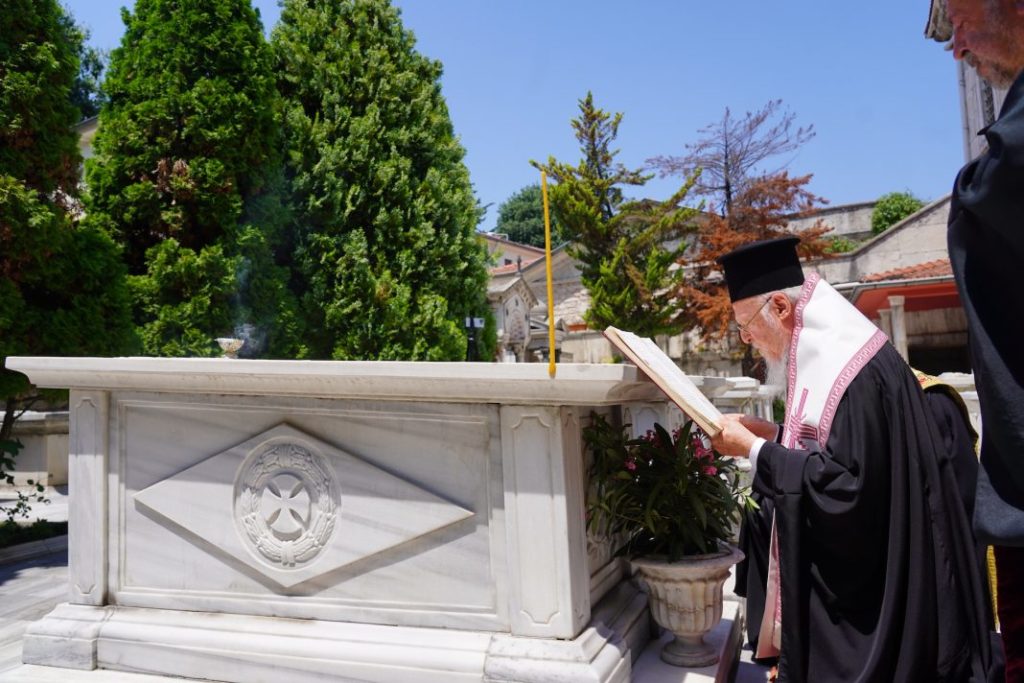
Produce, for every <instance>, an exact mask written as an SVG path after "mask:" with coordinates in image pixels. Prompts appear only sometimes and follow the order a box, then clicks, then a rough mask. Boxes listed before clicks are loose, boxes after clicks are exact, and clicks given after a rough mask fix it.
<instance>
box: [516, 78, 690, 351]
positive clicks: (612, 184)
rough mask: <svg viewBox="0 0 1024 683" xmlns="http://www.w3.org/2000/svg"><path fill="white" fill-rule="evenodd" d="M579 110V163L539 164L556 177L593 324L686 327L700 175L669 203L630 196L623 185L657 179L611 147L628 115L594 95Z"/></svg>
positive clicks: (559, 210) (666, 329) (647, 331)
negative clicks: (693, 203)
mask: <svg viewBox="0 0 1024 683" xmlns="http://www.w3.org/2000/svg"><path fill="white" fill-rule="evenodd" d="M579 109H580V115H579V117H578V118H576V119H573V121H572V128H573V130H574V131H575V134H576V139H577V141H578V142H579V144H580V152H581V154H582V158H581V160H580V161H579V163H577V164H575V165H573V164H568V163H565V162H560V161H558V160H557V159H555V158H554V157H549V159H548V161H547V163H546V164H537V163H536V162H533V163H534V164H535V165H536V166H538V167H539V168H542V169H544V170H545V171H546V172H547V173H548V174H549V175H550V176H551V177H552V178H553V179H554V180H555V183H556V184H555V185H554V186H553V187H552V189H551V199H552V203H553V205H554V212H555V214H556V215H557V216H558V219H559V222H560V223H561V225H562V231H563V235H564V236H565V238H566V240H567V241H568V246H567V247H566V250H567V251H568V253H569V255H570V256H572V257H573V258H575V259H576V260H577V261H578V262H579V267H580V278H581V281H582V282H583V285H584V286H585V287H586V288H587V290H588V292H589V293H590V297H591V304H590V307H589V309H588V310H587V313H586V317H585V319H586V321H587V324H588V325H590V326H591V327H593V328H597V329H603V328H604V327H606V326H607V325H615V326H616V327H623V328H626V329H629V330H631V331H633V332H636V333H638V334H641V335H644V336H653V335H656V334H663V333H671V332H675V331H678V328H679V324H680V320H679V315H680V312H681V311H682V310H683V308H684V306H685V302H683V301H681V300H680V299H679V298H678V297H677V296H676V295H675V293H676V290H677V289H678V286H679V285H680V284H681V281H682V277H683V272H682V270H680V269H679V268H677V267H676V262H677V261H678V259H679V258H680V257H681V256H682V254H683V251H684V250H685V249H686V242H684V241H683V239H682V238H683V236H684V235H686V234H688V233H690V232H692V231H693V229H694V226H693V219H694V216H695V214H696V211H695V210H694V209H692V208H687V207H684V206H682V202H683V200H684V199H685V197H686V194H687V192H688V191H689V190H690V188H691V187H692V185H693V182H694V179H693V178H691V179H689V180H688V181H687V182H686V183H685V184H684V185H683V187H682V188H680V190H679V191H678V192H677V193H676V194H675V195H674V196H672V197H671V198H669V199H668V200H666V201H664V202H656V201H651V200H639V201H626V200H625V199H624V194H623V188H624V187H629V186H634V187H641V186H643V185H644V183H646V182H647V180H649V179H650V177H651V176H649V175H645V174H644V173H643V172H642V171H640V170H630V169H627V168H625V167H624V166H623V165H622V164H621V163H618V162H616V161H615V156H616V155H617V154H618V150H613V149H612V147H611V146H612V144H613V143H614V141H615V138H616V136H617V135H618V129H619V124H620V122H621V121H622V114H621V113H617V114H615V115H611V114H609V113H607V112H605V111H604V110H602V109H600V108H598V107H596V106H595V105H594V98H593V95H592V94H591V93H589V92H588V93H587V96H586V97H585V98H583V99H582V100H580V101H579Z"/></svg>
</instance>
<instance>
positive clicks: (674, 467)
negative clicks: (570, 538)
mask: <svg viewBox="0 0 1024 683" xmlns="http://www.w3.org/2000/svg"><path fill="white" fill-rule="evenodd" d="M583 436H584V440H585V442H586V444H587V447H588V449H589V451H590V453H591V455H592V458H593V460H592V462H591V465H590V468H589V477H590V491H589V495H588V501H587V525H588V530H590V531H591V532H592V533H594V534H596V535H598V536H603V537H607V538H612V539H615V540H616V541H617V542H618V544H619V547H618V550H617V554H619V555H626V556H627V557H629V559H630V560H631V563H632V566H633V569H634V571H635V572H636V575H637V576H638V578H639V579H640V581H641V582H642V583H643V584H644V586H645V587H646V589H647V592H648V594H649V597H650V605H651V614H652V615H653V617H654V620H655V621H656V622H657V623H658V624H659V625H660V626H662V627H663V628H665V629H668V630H669V631H671V632H672V633H673V634H675V636H676V637H675V640H674V641H672V642H670V643H668V644H667V645H666V646H665V647H664V648H663V649H662V652H661V658H662V659H663V660H664V661H666V662H668V663H669V664H673V665H676V666H691V667H698V666H708V665H711V664H714V663H715V662H716V661H717V659H718V657H717V654H716V652H715V650H714V649H713V648H712V647H711V646H709V645H708V644H707V643H705V642H704V635H705V634H706V633H707V632H709V631H710V630H711V629H713V628H714V627H715V626H716V625H717V624H718V622H719V621H720V620H721V618H722V584H723V583H724V582H725V580H726V579H727V578H728V576H729V568H730V567H732V566H733V565H734V564H736V563H737V562H739V561H740V560H742V559H743V553H741V552H740V551H739V550H738V549H736V548H735V547H733V546H731V545H730V544H729V541H730V540H731V539H732V537H733V530H734V529H735V527H736V524H737V522H738V520H739V515H740V512H741V511H742V510H743V508H744V506H754V505H755V504H754V502H753V501H752V500H751V499H750V498H749V496H748V495H747V492H746V490H745V489H744V488H743V487H742V486H741V485H740V475H739V469H738V466H737V462H736V461H735V460H733V459H731V458H725V457H723V456H720V455H718V454H717V453H716V452H715V451H714V450H713V449H712V448H711V446H710V443H709V440H708V438H707V436H706V435H705V434H704V433H703V432H701V431H700V429H699V428H696V427H695V426H694V425H693V423H692V422H689V423H687V424H686V425H684V426H683V427H681V428H679V429H677V430H675V431H674V432H673V433H671V434H670V433H669V432H668V431H667V430H666V429H665V428H664V427H662V426H661V425H659V424H655V425H654V429H652V430H650V431H648V432H647V433H646V434H645V435H643V436H641V437H637V438H633V437H631V436H630V425H624V426H622V427H621V428H620V427H617V426H614V425H612V424H611V423H609V422H608V420H606V419H605V418H604V417H603V416H601V415H598V414H596V413H595V414H592V416H591V423H590V425H589V427H587V428H586V429H585V430H584V433H583Z"/></svg>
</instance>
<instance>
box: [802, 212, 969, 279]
mask: <svg viewBox="0 0 1024 683" xmlns="http://www.w3.org/2000/svg"><path fill="white" fill-rule="evenodd" d="M949 203H950V199H949V197H943V198H942V199H939V200H937V201H934V202H932V203H931V204H929V205H928V206H926V207H924V208H923V209H921V210H920V211H918V212H917V213H915V214H914V215H912V216H909V217H907V218H905V219H904V220H902V221H900V222H899V223H897V224H896V225H894V226H892V227H891V228H889V229H888V230H886V231H885V232H883V233H882V234H881V235H878V236H877V237H875V238H873V239H871V240H870V241H868V242H866V243H865V244H863V245H861V246H860V247H859V248H858V249H856V250H854V251H851V252H849V253H847V254H842V255H840V256H837V257H835V258H831V259H828V260H824V261H814V262H810V263H807V264H806V269H807V270H814V271H816V272H818V273H820V274H821V276H822V277H823V278H825V280H827V281H828V282H830V283H833V284H840V283H844V282H857V281H859V280H860V279H861V278H862V277H864V276H865V275H871V274H874V273H882V272H885V271H888V270H894V269H897V268H904V267H907V266H912V265H917V264H919V263H925V262H927V261H934V260H937V259H948V258H949V251H948V249H947V247H946V223H947V220H948V218H949Z"/></svg>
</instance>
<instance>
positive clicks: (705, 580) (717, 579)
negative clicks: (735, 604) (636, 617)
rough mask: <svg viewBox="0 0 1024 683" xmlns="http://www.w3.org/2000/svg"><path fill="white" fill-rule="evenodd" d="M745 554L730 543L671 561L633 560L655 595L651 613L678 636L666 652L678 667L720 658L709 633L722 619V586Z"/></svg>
mask: <svg viewBox="0 0 1024 683" xmlns="http://www.w3.org/2000/svg"><path fill="white" fill-rule="evenodd" d="M742 559H743V553H742V552H740V551H739V550H738V549H736V548H734V547H732V546H728V547H726V548H725V549H724V550H722V551H721V552H718V553H712V554H709V555H693V556H690V557H685V558H683V559H682V560H679V561H677V562H672V563H669V562H667V561H665V560H660V559H654V558H647V557H642V558H636V559H633V560H632V565H633V570H634V571H635V572H636V575H637V577H638V578H639V580H640V581H641V583H642V584H643V585H644V587H645V588H646V589H647V592H648V594H649V596H650V608H651V615H652V616H653V617H654V621H656V622H657V623H658V625H659V626H661V627H662V628H665V629H667V630H669V631H671V632H672V633H673V634H675V640H673V641H672V642H670V643H668V644H667V645H665V647H664V648H662V650H661V659H662V660H663V661H664V662H667V663H668V664H672V665H673V666H685V667H701V666H710V665H712V664H714V663H716V662H717V661H718V653H717V652H716V650H715V648H714V647H712V646H711V645H709V644H708V643H706V642H704V635H705V634H706V633H708V632H709V631H711V629H713V628H714V627H715V626H717V625H718V622H720V621H721V620H722V584H724V583H725V580H726V579H727V578H728V577H729V569H730V568H731V567H732V566H733V565H734V564H736V563H737V562H739V561H741V560H742Z"/></svg>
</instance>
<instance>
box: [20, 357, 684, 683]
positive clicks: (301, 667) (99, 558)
mask: <svg viewBox="0 0 1024 683" xmlns="http://www.w3.org/2000/svg"><path fill="white" fill-rule="evenodd" d="M8 366H9V367H11V368H14V369H17V370H20V371H22V372H25V373H27V374H28V375H29V378H30V379H31V380H32V381H33V382H35V383H36V384H38V385H41V386H47V387H70V388H71V394H70V406H71V409H70V410H71V414H70V427H71V434H70V451H71V455H70V465H69V475H70V490H71V500H70V512H69V516H70V521H71V528H70V533H69V541H70V543H69V561H70V565H69V581H68V587H69V593H68V594H67V595H68V599H69V602H68V603H67V604H62V605H59V606H57V608H56V609H55V610H54V611H53V612H52V613H51V614H49V615H48V616H47V617H46V618H44V619H42V620H40V621H38V622H36V623H34V624H32V625H31V626H29V627H28V629H27V631H26V636H25V639H24V641H23V656H24V661H25V662H26V663H28V664H49V665H55V666H63V667H66V668H69V669H80V670H89V669H92V668H94V667H99V668H108V669H114V670H124V671H130V672H137V673H152V674H157V673H159V674H163V675H170V676H181V677H191V678H203V677H207V678H211V679H215V680H222V681H232V682H237V683H258V682H260V681H280V680H295V681H300V680H301V681H314V680H335V681H346V680H351V681H376V682H379V683H400V682H404V681H415V682H416V683H458V682H460V681H463V682H465V683H469V682H471V681H472V682H474V683H475V682H486V683H505V682H508V683H512V682H515V683H548V682H549V681H572V682H573V683H625V681H627V680H629V676H630V669H631V663H632V659H633V656H634V654H635V653H637V652H639V651H640V650H641V649H642V648H643V646H644V645H645V643H646V642H647V640H648V639H649V632H648V629H647V626H646V622H647V620H646V611H645V610H646V597H645V596H642V595H641V594H640V593H639V592H638V591H637V590H636V589H635V587H633V586H632V584H630V583H629V582H626V581H624V580H622V578H621V576H622V575H621V573H620V569H619V567H618V565H617V564H610V565H607V566H605V565H602V566H599V567H595V566H592V558H591V556H590V554H589V553H588V545H587V536H586V530H585V518H584V497H585V490H586V487H585V483H584V462H583V458H584V455H583V450H582V443H581V430H582V428H583V427H584V425H585V422H586V420H587V419H589V414H590V411H591V410H594V409H600V410H605V411H608V410H612V411H615V410H619V409H620V408H621V409H622V410H626V409H629V407H630V406H631V405H634V403H633V402H635V405H636V406H638V407H639V406H642V410H643V414H644V415H645V416H649V417H655V418H660V421H662V423H663V424H667V420H668V419H669V415H668V413H667V412H666V410H665V404H664V402H663V401H659V400H658V393H657V389H656V388H655V387H654V385H653V384H651V383H650V382H649V381H648V380H647V379H646V378H644V377H643V376H642V375H639V374H638V372H637V370H636V369H635V368H633V367H632V366H628V365H560V366H559V367H558V375H557V377H556V378H554V379H552V378H550V377H548V375H547V367H546V366H542V365H538V364H530V365H501V364H498V365H495V364H482V363H477V364H460V363H342V362H293V361H238V360H230V359H143V358H131V359H95V358H92V359H90V358H84V359H82V358H20V359H8ZM594 557H603V556H601V555H600V553H597V554H595V555H594ZM609 560H610V558H607V557H603V559H601V560H599V561H600V562H604V563H607V562H608V561H609ZM609 567H610V569H609ZM599 600H600V602H598V601H599ZM68 680H70V679H68Z"/></svg>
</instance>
